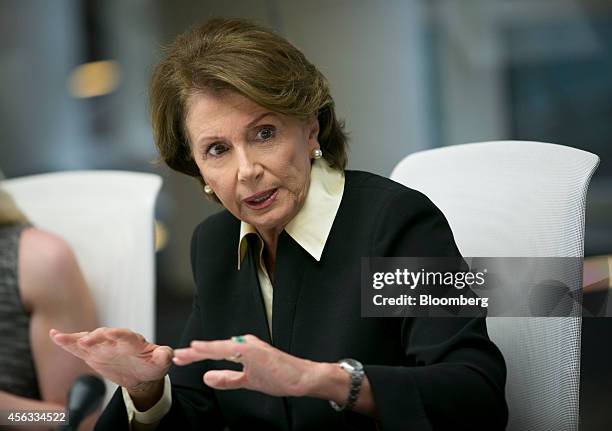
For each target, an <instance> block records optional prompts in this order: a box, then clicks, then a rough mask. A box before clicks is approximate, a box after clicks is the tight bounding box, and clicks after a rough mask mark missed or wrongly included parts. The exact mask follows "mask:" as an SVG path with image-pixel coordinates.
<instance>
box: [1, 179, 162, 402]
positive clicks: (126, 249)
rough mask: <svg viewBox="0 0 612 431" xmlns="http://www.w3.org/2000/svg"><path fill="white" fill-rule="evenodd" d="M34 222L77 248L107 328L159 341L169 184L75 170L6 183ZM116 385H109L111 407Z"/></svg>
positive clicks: (100, 316)
mask: <svg viewBox="0 0 612 431" xmlns="http://www.w3.org/2000/svg"><path fill="white" fill-rule="evenodd" d="M2 185H3V187H4V188H5V189H6V190H7V191H8V192H9V193H10V194H11V195H12V196H13V198H14V199H15V201H16V203H17V205H18V206H19V208H20V209H21V210H22V211H23V212H24V213H25V214H26V215H27V217H28V218H29V219H30V220H31V221H32V223H33V224H34V225H35V226H37V227H40V228H41V229H45V230H48V231H50V232H53V233H56V234H58V235H59V236H61V237H62V238H64V239H65V240H66V241H67V242H68V243H69V244H70V245H71V247H72V248H73V250H74V252H75V255H76V257H77V260H78V262H79V265H80V267H81V269H82V271H83V274H84V277H85V279H86V281H87V284H88V286H89V288H90V290H91V291H92V294H93V297H94V299H95V302H96V307H97V311H98V316H99V320H100V325H101V326H112V327H123V328H129V329H131V330H133V331H136V332H139V333H141V334H142V335H144V336H145V337H146V338H147V339H149V340H153V339H154V336H155V326H154V325H155V256H154V254H155V244H154V218H153V209H154V205H155V199H156V196H157V193H158V192H159V189H160V187H161V178H160V177H159V176H157V175H153V174H145V173H136V172H122V171H73V172H59V173H51V174H42V175H33V176H28V177H21V178H15V179H10V180H5V181H3V184H2ZM114 388H116V385H114V384H111V383H110V382H107V389H108V391H107V397H106V401H108V400H109V399H110V396H111V395H112V393H113V392H114Z"/></svg>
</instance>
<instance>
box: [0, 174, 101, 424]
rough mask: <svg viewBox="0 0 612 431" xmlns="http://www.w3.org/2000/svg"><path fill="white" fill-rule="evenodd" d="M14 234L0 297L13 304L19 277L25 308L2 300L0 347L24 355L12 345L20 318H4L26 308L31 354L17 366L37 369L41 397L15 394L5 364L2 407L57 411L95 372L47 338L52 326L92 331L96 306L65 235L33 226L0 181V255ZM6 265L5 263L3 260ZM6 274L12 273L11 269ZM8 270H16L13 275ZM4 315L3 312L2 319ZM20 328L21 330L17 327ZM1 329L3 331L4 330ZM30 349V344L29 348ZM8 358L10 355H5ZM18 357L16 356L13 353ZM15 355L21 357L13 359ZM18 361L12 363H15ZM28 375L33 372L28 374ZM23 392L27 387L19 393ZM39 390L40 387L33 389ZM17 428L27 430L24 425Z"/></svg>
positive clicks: (35, 378) (91, 420)
mask: <svg viewBox="0 0 612 431" xmlns="http://www.w3.org/2000/svg"><path fill="white" fill-rule="evenodd" d="M10 235H13V236H15V237H16V238H14V239H15V240H16V241H15V243H14V244H15V245H16V247H15V248H16V249H17V250H15V252H16V259H15V260H16V262H15V270H14V271H12V270H11V269H10V265H11V264H10V263H9V264H8V266H5V267H3V268H0V269H2V270H3V271H4V273H3V272H0V275H3V276H2V277H0V284H1V283H5V284H6V285H5V286H0V287H3V289H0V293H4V292H3V291H4V290H6V291H7V292H9V293H8V294H7V295H8V296H7V295H3V296H0V298H4V300H8V302H10V299H11V298H10V290H11V286H8V284H7V283H11V279H12V280H17V282H16V284H17V291H18V295H19V298H17V300H19V301H20V302H21V306H22V307H23V308H22V310H19V309H18V307H15V304H16V302H12V304H9V303H8V302H7V303H4V304H1V303H0V307H2V309H3V313H2V314H0V330H2V331H3V332H4V336H3V339H2V340H0V343H2V344H3V347H2V349H3V350H2V351H3V352H4V353H8V354H10V353H11V350H13V351H14V353H15V354H17V355H20V354H21V353H22V352H23V351H24V346H23V345H21V346H20V347H17V346H12V345H11V341H15V339H9V338H10V336H12V335H13V334H12V333H10V332H9V333H7V332H5V331H10V329H11V325H14V326H16V325H17V323H16V322H6V321H3V320H4V319H6V316H7V315H8V314H7V313H8V311H6V310H8V307H11V306H13V308H16V309H17V310H13V311H15V312H20V311H23V313H24V314H25V315H26V316H27V318H28V320H29V353H30V354H29V355H27V356H28V357H23V358H20V359H21V360H22V361H23V362H22V363H21V364H19V365H15V367H17V368H18V369H19V371H24V372H27V371H28V367H29V365H28V364H27V363H26V362H25V361H30V358H31V366H30V367H29V369H30V370H32V372H33V373H34V376H33V377H31V381H33V382H34V384H36V385H37V392H38V397H36V396H34V397H33V398H31V397H26V396H23V395H20V394H16V393H15V392H16V391H17V390H16V388H15V387H12V388H11V387H7V386H10V385H9V384H7V382H10V381H11V379H15V376H14V375H11V376H7V375H6V373H11V370H7V369H6V367H5V366H2V367H0V410H4V411H16V410H35V411H39V410H57V409H63V408H64V407H65V404H66V396H67V393H68V390H69V388H70V386H71V385H72V383H73V382H74V381H75V379H76V378H77V377H78V376H80V375H82V374H91V373H92V370H91V369H90V368H89V367H88V366H87V365H86V364H85V363H84V362H83V361H81V360H80V359H77V358H76V357H74V356H73V355H71V354H69V353H68V352H66V351H64V350H63V349H61V348H60V347H58V346H56V345H55V344H54V343H53V342H52V341H51V340H50V339H49V336H48V332H49V329H50V328H63V330H65V331H88V330H91V329H93V328H95V327H96V326H97V319H96V311H95V305H94V302H93V299H92V296H91V294H90V292H89V290H88V289H87V286H86V284H85V280H84V278H83V275H82V273H81V270H80V268H79V266H78V263H77V260H76V258H75V256H74V253H73V252H72V250H71V248H70V246H69V245H68V244H67V243H66V241H64V240H63V239H62V238H60V237H58V236H57V235H54V234H52V233H50V232H46V231H44V230H41V229H38V228H36V227H33V226H32V225H31V224H30V223H29V221H28V219H27V217H26V216H25V215H24V214H23V213H22V212H21V211H20V210H19V208H18V207H17V205H16V204H15V201H14V200H13V198H12V197H11V196H10V195H9V194H8V193H7V192H6V191H5V190H3V189H2V186H1V183H0V240H2V241H3V243H2V244H3V246H4V247H5V249H4V250H0V253H4V254H7V255H8V254H9V253H12V252H13V251H12V250H7V249H6V246H7V245H10V244H13V243H12V242H11V241H12V240H13V239H12V238H11V239H7V237H8V236H10ZM5 265H6V261H5ZM7 272H8V273H7ZM10 272H15V274H14V278H12V274H9V273H10ZM3 315H4V316H5V317H4V318H3ZM15 332H17V331H15ZM0 333H2V332H0ZM26 349H27V347H26ZM7 356H8V355H7ZM13 356H15V355H13ZM13 359H17V358H13ZM5 361H10V358H8V357H5V358H0V364H3V363H4V362H5ZM14 363H15V362H13V364H14ZM27 377H29V376H27ZM17 392H23V391H17ZM34 392H36V391H34ZM96 417H97V415H94V416H93V417H91V418H89V419H88V420H87V421H86V422H84V423H83V424H82V426H81V427H80V428H79V429H80V430H85V429H91V428H93V423H94V422H95V419H96ZM19 429H23V426H20V427H19Z"/></svg>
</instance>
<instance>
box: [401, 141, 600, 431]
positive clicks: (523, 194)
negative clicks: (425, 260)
mask: <svg viewBox="0 0 612 431" xmlns="http://www.w3.org/2000/svg"><path fill="white" fill-rule="evenodd" d="M598 162H599V158H598V157H597V156H596V155H594V154H591V153H588V152H586V151H581V150H577V149H575V148H570V147H565V146H561V145H555V144H546V143H540V142H522V141H499V142H483V143H476V144H464V145H455V146H449V147H444V148H439V149H434V150H428V151H423V152H419V153H414V154H411V155H409V156H407V157H406V158H404V159H403V160H402V161H401V162H400V163H399V164H398V165H397V166H396V167H395V169H394V170H393V172H392V174H391V178H392V179H393V180H395V181H397V182H399V183H402V184H404V185H406V186H408V187H411V188H413V189H416V190H419V191H421V192H423V193H424V194H426V195H427V196H428V197H429V198H430V199H431V200H432V201H433V202H434V203H435V204H436V205H437V206H438V207H439V208H440V209H441V210H442V212H443V213H444V214H445V216H446V217H447V219H448V221H449V224H450V226H451V228H452V230H453V233H454V236H455V240H456V242H457V245H458V246H459V250H460V251H461V253H462V255H463V256H465V257H475V256H491V257H557V256H560V257H561V256H568V257H569V256H572V257H582V256H583V255H584V217H585V216H584V214H585V201H586V192H587V188H588V184H589V181H590V178H591V176H592V174H593V172H594V171H595V169H596V167H597V165H598ZM579 288H580V287H578V289H579ZM487 324H488V328H489V334H490V336H491V338H492V339H493V340H494V341H495V343H496V344H497V346H498V347H499V348H500V350H501V351H502V353H503V355H504V357H505V359H506V364H507V367H508V378H507V384H506V397H507V400H508V406H509V410H510V418H509V424H508V428H507V429H508V430H517V431H523V430H530V431H533V430H536V431H537V430H551V429H554V430H577V429H578V413H579V404H578V401H579V383H580V334H581V319H580V318H577V317H531V318H518V317H496V318H488V319H487Z"/></svg>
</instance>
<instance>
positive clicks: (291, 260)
mask: <svg viewBox="0 0 612 431" xmlns="http://www.w3.org/2000/svg"><path fill="white" fill-rule="evenodd" d="M309 257H310V255H308V254H307V253H306V251H304V249H302V247H300V246H299V244H297V243H296V242H295V241H294V240H293V238H291V236H290V235H289V234H287V233H286V232H285V231H283V232H282V233H281V234H280V236H279V239H278V246H277V251H276V267H275V274H276V276H275V283H274V292H273V304H272V333H273V345H274V346H275V347H277V348H279V349H280V350H282V351H284V352H290V351H291V340H292V336H293V322H294V320H295V314H296V306H297V302H298V299H299V295H300V289H301V288H302V284H303V283H302V282H303V278H304V273H305V267H306V263H307V262H309V259H308V258H309Z"/></svg>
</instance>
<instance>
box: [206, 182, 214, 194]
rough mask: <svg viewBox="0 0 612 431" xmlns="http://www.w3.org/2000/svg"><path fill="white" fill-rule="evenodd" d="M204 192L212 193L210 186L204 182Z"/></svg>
mask: <svg viewBox="0 0 612 431" xmlns="http://www.w3.org/2000/svg"><path fill="white" fill-rule="evenodd" d="M204 193H206V194H207V195H212V194H213V189H212V187H210V186H209V185H208V184H205V185H204Z"/></svg>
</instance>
